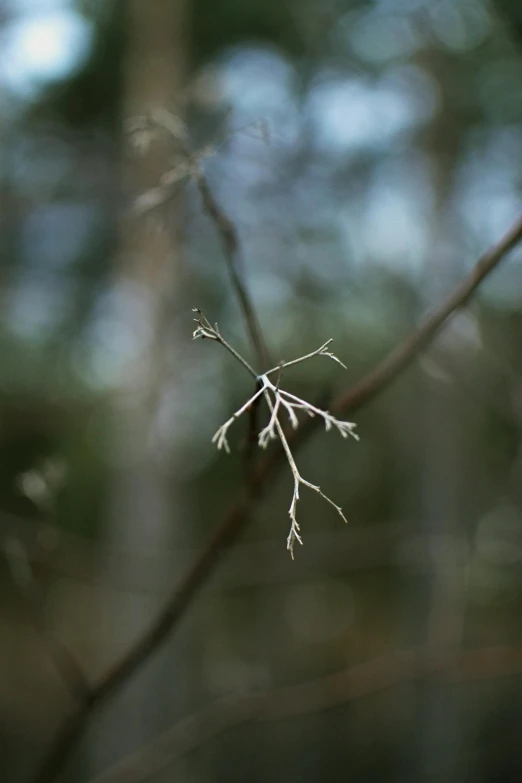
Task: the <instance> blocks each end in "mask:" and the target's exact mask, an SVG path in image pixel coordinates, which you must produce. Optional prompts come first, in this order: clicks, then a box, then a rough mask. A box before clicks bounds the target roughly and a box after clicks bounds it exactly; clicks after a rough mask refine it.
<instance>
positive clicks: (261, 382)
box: [193, 308, 359, 559]
mask: <svg viewBox="0 0 522 783" xmlns="http://www.w3.org/2000/svg"><path fill="white" fill-rule="evenodd" d="M193 312H195V313H197V316H198V317H197V318H195V319H194V320H195V322H196V328H195V330H194V334H193V337H194V339H198V338H201V339H204V338H207V339H209V340H214V341H215V342H218V343H220V344H221V345H223V347H224V348H226V350H227V351H229V353H231V354H232V355H233V356H234V357H235V358H236V359H237V360H238V361H239V362H240V363H241V364H242V365H243V367H245V369H246V370H247V371H248V372H249V373H250V375H252V377H253V378H254V379H255V381H256V383H257V385H258V387H259V388H258V389H257V390H256V392H255V393H254V394H253V395H252V396H251V397H250V398H249V399H248V400H247V401H246V402H245V403H244V404H243V405H242V406H241V407H240V408H239V409H238V410H237V411H236V412H235V413H234V414H232V416H231V417H230V418H229V419H227V421H226V422H225V423H224V424H222V425H221V427H219V428H218V430H217V431H216V433H215V434H214V437H213V438H212V442H213V443H215V444H216V446H217V448H218V449H224V450H225V451H226V452H227V453H228V454H230V446H229V443H228V440H227V435H228V430H229V429H230V427H231V426H232V424H233V423H234V422H235V421H236V420H237V419H239V418H240V417H241V416H242V415H243V414H244V413H246V412H247V411H248V410H250V407H251V405H252V404H253V403H254V402H255V401H256V400H257V399H258V398H259V397H261V396H263V397H264V399H265V402H266V404H267V406H268V409H269V411H270V419H269V421H268V424H267V425H266V427H264V428H263V429H262V430H261V432H260V433H259V435H258V438H257V443H258V446H259V447H260V448H261V449H266V448H267V446H268V444H269V443H270V441H272V440H277V439H279V440H280V441H281V445H282V446H283V449H284V452H285V455H286V458H287V461H288V464H289V466H290V470H291V472H292V476H293V479H294V491H293V495H292V502H291V503H290V508H289V510H288V514H289V516H290V532H289V534H288V538H287V542H286V545H287V549H288V551H289V552H290V554H291V556H292V559H293V557H294V546H295V543H296V541H297V542H298V543H299V544H301V545H302V543H303V540H302V538H301V533H300V527H299V523H298V522H297V501H298V500H299V487H300V486H301V485H303V486H305V487H308V488H309V489H312V490H313V491H314V492H317V494H318V495H321V497H322V498H324V499H325V500H326V501H327V503H329V504H330V505H331V506H333V507H334V508H335V510H336V511H337V513H338V514H339V516H340V517H341V518H342V519H343V520H344V521H345V522H347V519H346V517H345V516H344V514H343V511H342V509H341V507H340V506H338V505H337V504H336V503H334V502H333V500H331V499H330V498H329V497H328V496H327V495H325V494H324V492H322V490H321V489H320V487H318V486H316V485H315V484H312V483H310V482H309V481H307V480H306V479H304V478H303V477H302V476H301V474H300V473H299V469H298V467H297V465H296V462H295V459H294V456H293V454H292V450H291V449H290V445H289V443H288V440H287V438H286V435H285V433H284V430H283V427H282V425H281V420H280V415H281V413H286V415H287V416H288V419H289V421H290V425H291V426H292V428H293V429H294V430H296V429H297V428H298V427H299V419H298V417H297V413H298V412H300V411H303V412H304V413H306V414H307V415H308V416H310V417H312V418H313V417H315V416H317V417H319V418H322V419H323V421H324V426H325V429H326V431H328V430H331V429H336V430H337V431H338V432H339V433H340V435H341V437H343V438H348V437H349V436H351V437H352V438H355V439H356V440H359V437H358V435H356V434H355V432H354V428H355V426H356V425H355V424H354V423H353V422H350V421H341V420H339V419H337V418H335V416H333V415H332V414H331V413H329V411H323V410H321V409H320V408H317V407H316V406H315V405H312V404H311V403H309V402H307V401H306V400H303V399H302V398H301V397H297V396H296V395H295V394H291V393H290V392H288V391H285V390H284V389H281V388H280V385H279V384H280V380H281V374H282V372H283V370H284V369H286V368H287V367H291V366H293V365H294V364H298V363H299V362H304V361H306V360H308V359H312V358H313V357H314V356H326V357H328V358H329V359H331V360H332V361H334V362H337V364H340V365H341V367H344V368H345V369H346V367H345V365H344V364H343V363H342V362H341V360H340V359H338V358H337V356H335V354H333V353H332V352H331V351H330V350H329V345H330V343H331V342H332V340H331V339H330V340H327V341H326V342H325V343H324V344H323V345H321V347H320V348H317V350H315V351H312V352H311V353H308V354H306V355H305V356H301V357H299V358H298V359H293V360H292V361H289V362H281V363H280V364H278V365H277V366H276V367H272V369H270V370H268V371H267V372H264V373H261V374H260V375H258V374H257V373H256V372H255V370H254V369H253V368H252V367H251V366H250V365H249V364H248V362H247V361H246V360H245V359H244V358H243V357H242V356H241V355H240V354H239V353H238V352H237V351H236V350H235V349H234V348H233V347H232V346H231V345H230V344H229V343H228V342H227V341H226V340H225V339H224V338H223V336H222V335H221V332H220V331H219V327H218V325H217V324H215V325H212V324H211V323H210V321H209V320H208V319H207V318H206V317H205V316H204V315H203V313H202V312H201V310H198V309H196V308H195V309H194V310H193ZM275 373H278V378H277V383H275V384H274V383H273V382H272V381H271V380H270V377H269V376H270V375H273V374H275Z"/></svg>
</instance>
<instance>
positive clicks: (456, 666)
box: [90, 646, 522, 783]
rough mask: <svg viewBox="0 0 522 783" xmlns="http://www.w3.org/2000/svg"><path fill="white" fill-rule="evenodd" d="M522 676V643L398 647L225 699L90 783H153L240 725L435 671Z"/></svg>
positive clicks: (307, 710)
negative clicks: (449, 648)
mask: <svg viewBox="0 0 522 783" xmlns="http://www.w3.org/2000/svg"><path fill="white" fill-rule="evenodd" d="M521 673H522V647H520V646H513V647H510V646H501V647H486V648H483V649H476V650H465V651H461V652H452V653H438V654H434V653H433V651H432V650H430V648H429V647H425V648H420V649H413V650H404V651H397V652H391V653H390V654H388V655H385V656H382V657H379V658H375V659H373V660H371V661H365V662H364V663H360V664H356V665H355V666H352V667H349V668H348V669H345V670H343V671H340V672H336V673H335V674H330V675H327V676H325V677H321V678H319V679H316V680H312V681H308V682H305V683H301V684H299V685H290V686H287V687H283V688H273V689H270V690H267V691H264V692H261V693H250V694H245V695H241V696H229V697H226V698H223V699H219V700H218V701H216V702H214V703H213V704H209V705H208V706H206V707H204V708H203V709H201V710H198V711H197V712H195V713H193V714H192V715H189V716H187V717H186V718H184V719H182V720H181V721H179V723H177V724H175V725H174V726H173V727H172V728H170V729H168V730H167V731H165V732H164V733H163V734H161V735H160V736H159V737H156V738H155V739H153V740H152V742H150V743H149V744H147V745H145V746H144V747H142V748H140V749H139V750H138V751H136V752H134V753H131V754H130V755H129V756H126V757H125V758H124V759H122V760H121V761H118V762H117V763H116V764H114V765H113V766H112V767H110V768H109V769H107V770H105V771H104V772H102V773H101V774H100V775H97V776H96V777H95V778H94V779H92V780H91V781H90V783H145V782H146V781H148V780H150V779H151V778H152V777H153V776H156V775H159V774H161V773H162V772H165V770H167V769H168V768H169V767H170V766H171V765H172V764H174V763H175V762H176V761H177V760H178V759H180V758H182V757H184V756H187V755H188V754H189V753H192V752H193V751H195V750H196V749H199V748H201V747H202V746H204V745H206V744H207V743H208V742H211V741H212V740H214V739H216V738H217V737H219V736H220V735H222V734H223V733H224V732H226V731H229V730H231V729H234V728H236V727H237V726H244V725H246V724H253V723H260V722H271V721H280V720H288V719H291V718H295V717H301V716H304V715H312V714H316V713H320V712H323V711H325V710H328V709H331V708H332V707H338V706H341V705H345V704H350V703H353V702H354V701H357V700H359V699H363V698H365V697H367V696H372V695H374V694H376V693H381V692H383V691H386V690H389V689H390V688H393V687H396V686H397V685H402V684H404V683H407V682H412V681H417V680H422V679H425V678H428V677H432V676H439V677H442V678H444V680H445V681H446V682H450V683H461V682H474V681H477V680H478V681H484V680H494V679H497V678H500V677H513V676H515V675H520V674H521Z"/></svg>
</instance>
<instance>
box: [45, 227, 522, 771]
mask: <svg viewBox="0 0 522 783" xmlns="http://www.w3.org/2000/svg"><path fill="white" fill-rule="evenodd" d="M521 239H522V217H520V218H519V219H518V220H517V222H516V223H515V225H514V226H513V227H512V228H511V229H510V231H509V232H508V233H507V234H506V235H505V236H504V237H503V239H501V240H500V241H499V242H498V243H497V244H496V245H495V246H494V247H493V248H492V249H491V250H489V251H488V252H487V253H486V254H485V255H483V256H482V257H481V258H480V260H479V262H478V263H477V265H476V266H475V268H474V269H473V270H472V271H471V273H470V274H469V275H468V276H467V277H466V278H465V279H464V281H463V282H462V283H461V284H460V285H459V286H458V287H457V288H456V289H455V290H454V291H453V292H452V293H451V294H450V295H449V297H448V298H447V299H446V300H445V301H444V302H443V303H442V304H441V305H440V306H439V307H438V308H437V309H436V310H434V311H433V312H432V313H431V314H430V315H428V317H427V318H426V319H425V320H424V322H423V323H422V324H421V326H420V327H419V328H418V329H417V330H416V331H415V332H413V334H412V335H410V336H409V337H408V338H407V339H406V340H405V341H404V343H402V345H400V346H398V347H397V348H396V349H395V350H394V351H392V353H391V354H390V355H389V356H388V357H387V358H386V359H385V360H384V361H383V362H381V364H379V365H378V366H377V367H376V368H375V370H373V371H372V372H370V373H369V375H367V376H366V377H365V378H363V379H362V380H361V381H360V382H359V383H358V384H356V385H355V386H354V387H352V388H351V389H348V391H346V392H344V393H342V394H341V395H340V396H339V397H337V398H336V400H335V401H334V404H333V405H332V409H333V410H338V411H343V412H344V413H348V412H351V411H353V410H355V409H356V408H360V407H361V406H362V405H363V404H365V403H367V402H368V401H370V400H371V399H373V397H375V396H376V395H377V394H378V393H379V392H380V391H382V389H384V388H385V387H386V386H387V385H388V384H389V383H391V382H392V381H393V380H394V379H395V378H396V377H397V376H398V374H399V373H400V372H401V370H402V369H404V368H405V367H406V366H407V365H408V364H410V363H411V362H412V361H413V359H414V358H415V357H416V356H417V355H418V354H419V353H420V351H421V350H422V348H423V347H424V346H425V345H426V344H427V343H428V342H429V341H430V340H431V339H432V338H433V337H434V336H435V335H436V334H437V332H438V331H439V329H440V328H441V327H442V325H443V324H444V322H445V321H446V319H447V318H448V317H449V316H450V315H451V314H452V313H453V312H455V310H457V309H458V308H459V307H462V306H463V305H464V304H465V303H466V302H467V301H468V299H469V298H470V297H471V295H472V294H473V293H474V292H475V291H476V289H477V288H478V287H479V285H480V283H481V282H482V280H483V279H484V278H485V277H486V276H487V275H488V274H489V273H490V272H491V271H492V270H493V269H494V268H495V267H496V266H497V265H498V264H499V263H500V261H502V259H503V258H504V257H505V256H506V255H507V253H508V252H509V251H510V250H512V249H513V247H515V245H516V244H517V243H519V242H520V241H521ZM314 422H317V419H310V420H309V422H308V425H307V426H306V425H305V426H303V427H300V428H299V430H298V433H299V434H300V442H303V441H304V440H305V439H306V438H307V437H309V436H310V434H311V433H312V432H313V424H314ZM283 453H284V452H283V450H282V449H277V450H274V451H272V452H271V453H269V454H267V456H266V457H265V459H264V460H263V461H262V462H261V463H260V464H259V465H258V466H257V468H256V470H255V472H254V473H253V475H252V480H251V481H250V482H249V484H248V487H247V491H246V493H245V494H243V495H242V496H241V497H240V499H239V500H237V501H236V503H235V504H234V505H233V506H232V508H231V510H230V511H229V513H228V514H227V515H226V516H225V517H224V519H223V520H222V522H221V523H220V524H219V525H218V527H217V528H216V529H215V530H214V531H213V532H212V533H211V535H210V536H209V537H208V539H207V540H206V542H205V543H204V544H203V548H202V550H201V553H200V554H199V555H198V556H197V557H196V560H195V562H194V563H193V564H192V565H191V567H190V568H189V570H188V572H187V574H186V576H185V577H184V578H183V579H182V581H181V583H180V585H179V586H178V587H176V588H175V589H174V590H173V593H172V595H171V597H170V599H169V600H168V601H167V603H166V605H165V607H164V608H163V610H162V611H161V612H160V614H159V615H158V617H157V618H156V619H155V620H154V621H153V622H152V623H151V625H150V626H149V628H147V629H146V630H145V631H144V632H143V634H142V636H141V637H140V638H139V639H138V641H137V642H136V643H135V644H134V645H133V646H132V647H131V648H130V649H129V650H127V652H126V653H125V654H124V655H123V656H122V658H121V659H120V660H119V661H118V662H117V663H116V664H115V666H113V667H112V668H110V669H109V670H108V671H107V673H106V674H105V675H104V676H103V677H102V678H101V679H100V680H99V681H98V683H97V684H96V685H95V686H94V687H93V688H92V689H91V691H90V695H89V698H88V699H86V700H85V702H84V704H83V706H81V707H80V708H79V709H78V711H77V712H76V713H75V714H73V715H72V716H67V717H66V718H65V719H64V721H63V723H62V725H61V726H60V727H59V729H58V732H57V736H56V738H55V740H54V741H53V743H52V744H51V747H50V748H49V751H48V754H47V755H46V757H45V758H44V760H43V763H42V765H41V767H40V768H39V770H38V771H37V773H36V775H35V777H34V783H54V781H55V780H56V778H57V777H58V775H59V773H60V771H61V769H62V767H63V766H64V764H65V762H66V761H67V760H68V758H69V756H70V754H71V751H72V750H73V748H74V746H75V744H76V742H77V740H78V739H79V737H80V736H81V734H82V732H83V730H84V728H85V725H86V723H87V721H88V720H89V718H90V716H91V714H92V713H93V711H94V709H95V708H97V707H99V706H100V705H101V704H102V703H103V702H104V701H105V700H106V699H107V698H109V697H110V696H112V695H113V694H114V693H116V692H117V691H118V690H119V689H120V688H121V687H122V686H123V685H124V684H126V683H127V681H128V680H129V679H130V678H131V677H133V676H134V674H135V673H136V671H137V670H138V669H139V668H140V666H141V665H142V664H143V663H144V662H145V661H146V660H148V659H149V658H150V657H151V656H152V655H153V654H154V653H155V652H156V651H157V650H158V649H159V647H160V646H161V645H162V644H163V643H164V642H165V641H166V639H167V638H168V637H169V636H170V634H171V633H172V632H173V631H174V630H175V629H176V628H177V626H178V624H179V622H180V621H181V619H182V618H183V617H184V616H185V614H186V612H187V610H188V609H189V608H190V607H191V606H192V602H193V600H194V598H195V597H196V595H197V593H198V592H199V590H200V589H201V587H202V586H203V585H204V584H205V582H206V581H207V580H208V578H209V577H210V575H211V574H212V573H213V572H214V570H215V569H216V567H217V565H218V564H219V562H220V559H221V556H222V554H223V553H224V552H226V551H227V550H228V549H230V548H231V547H232V545H233V544H234V542H235V540H236V539H237V538H238V536H239V534H240V533H241V532H242V530H243V528H244V527H245V524H246V522H247V520H248V517H249V514H250V512H251V509H252V504H253V502H254V500H256V499H257V498H258V497H259V496H260V495H261V493H262V491H263V490H265V489H266V486H267V483H268V479H269V478H271V477H272V476H273V475H274V473H275V471H276V469H277V468H278V467H279V464H280V462H281V457H282V455H283Z"/></svg>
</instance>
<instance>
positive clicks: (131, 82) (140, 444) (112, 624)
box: [90, 0, 187, 771]
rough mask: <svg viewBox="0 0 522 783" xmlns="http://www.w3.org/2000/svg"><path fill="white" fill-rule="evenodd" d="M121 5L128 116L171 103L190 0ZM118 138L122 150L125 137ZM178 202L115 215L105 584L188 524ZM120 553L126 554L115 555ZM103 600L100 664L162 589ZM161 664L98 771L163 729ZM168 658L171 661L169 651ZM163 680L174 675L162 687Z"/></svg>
mask: <svg viewBox="0 0 522 783" xmlns="http://www.w3.org/2000/svg"><path fill="white" fill-rule="evenodd" d="M126 9H127V19H126V23H127V28H128V38H127V55H126V62H125V63H124V68H125V86H124V101H123V121H124V122H125V121H127V120H128V119H132V118H135V117H137V116H143V115H148V114H150V112H151V111H152V110H155V109H164V110H173V109H174V110H175V107H176V104H177V103H178V101H179V96H180V92H181V89H182V87H183V84H184V81H185V66H186V53H185V39H186V36H185V25H186V11H187V0H154V2H144V0H133V2H130V3H128V4H127V5H126ZM172 142H173V140H172V139H170V140H169V139H168V138H162V139H159V140H155V141H153V143H152V144H151V146H150V147H149V149H148V150H147V151H146V152H145V154H143V155H141V156H136V157H135V158H133V160H132V163H131V164H130V167H129V169H130V171H129V172H128V173H130V179H131V180H132V181H131V182H129V181H128V179H129V178H128V176H127V171H126V173H125V175H124V177H123V180H124V183H125V191H126V194H127V192H128V191H129V190H130V191H131V192H132V194H133V195H134V196H137V195H140V194H143V193H144V192H146V191H147V190H148V189H150V188H153V187H155V186H157V184H158V182H159V179H160V177H161V175H162V174H163V173H165V172H166V171H167V170H168V169H169V168H171V165H170V163H169V157H170V155H171V154H172V151H173V150H172ZM123 145H125V146H126V147H127V149H128V148H129V143H128V140H127V139H125V138H124V139H123ZM181 208H182V205H181V203H180V199H178V200H176V201H174V202H170V206H169V216H168V220H167V219H166V218H165V216H164V215H151V216H147V217H141V218H133V219H128V220H127V219H126V220H124V221H123V223H122V232H121V251H120V254H119V259H118V260H119V268H118V269H117V276H116V287H117V289H118V295H117V300H118V302H120V303H121V311H120V313H119V314H118V316H119V317H118V319H117V322H119V323H122V324H123V328H124V330H130V334H131V336H132V345H133V350H134V346H137V348H136V351H135V353H134V354H133V357H132V359H131V361H130V362H129V364H128V365H127V368H126V376H125V378H124V379H123V382H122V384H121V387H120V390H119V392H118V393H117V394H116V395H115V398H114V423H115V430H114V436H113V442H114V446H115V453H114V463H113V464H114V467H113V478H112V489H111V496H110V499H109V514H108V522H107V530H106V532H105V541H106V552H105V571H106V574H107V581H108V583H111V582H112V583H113V584H114V583H115V582H116V583H118V582H119V583H123V584H125V583H127V584H129V583H132V576H133V574H135V573H136V572H139V569H140V567H142V565H143V562H144V561H143V558H144V557H145V558H151V557H152V558H154V563H155V573H156V575H157V577H158V584H168V583H169V582H172V579H173V578H174V577H171V578H170V579H168V578H167V577H166V575H167V572H168V571H171V572H172V571H173V569H172V563H171V557H170V555H169V545H170V549H172V546H171V544H172V535H173V534H174V533H175V532H176V530H179V529H180V528H181V527H182V526H183V521H184V519H183V518H184V500H183V498H182V497H181V493H180V488H179V486H178V487H177V486H176V482H175V480H174V479H173V476H172V471H171V470H169V464H168V462H169V460H168V458H167V457H166V455H165V445H164V444H162V442H161V437H158V436H159V435H160V433H159V430H158V413H159V409H160V406H161V402H162V398H163V396H164V395H165V392H166V384H167V382H168V388H169V394H175V393H176V379H175V371H174V372H173V370H172V364H173V362H172V359H173V356H174V357H175V353H176V348H177V347H179V341H180V340H179V339H178V338H179V335H178V334H176V328H175V313H176V309H177V300H178V298H179V290H178V288H179V286H178V285H177V281H178V280H179V275H180V270H181V261H180V255H181V236H180V225H181V220H180V214H179V213H180V210H181ZM180 339H181V338H180ZM174 370H175V368H174ZM173 375H174V378H173V377H172V376H173ZM169 445H170V444H169ZM122 550H124V552H125V557H118V552H120V553H121V551H122ZM129 577H130V579H129ZM120 580H122V581H120ZM105 600H106V609H105V611H106V614H105V628H104V633H103V644H104V649H103V650H102V655H101V658H102V661H100V664H101V665H102V666H104V665H106V664H107V663H108V662H109V661H111V660H113V659H114V658H115V657H116V656H118V655H120V654H121V652H122V651H123V650H124V649H125V648H126V647H127V646H128V644H129V643H130V642H131V640H133V639H134V638H136V636H137V635H139V634H140V633H141V631H142V630H143V629H144V628H145V627H147V625H148V624H149V622H150V620H151V618H152V617H153V616H154V615H155V614H156V612H157V611H158V608H159V606H160V604H161V603H162V596H161V595H160V594H158V595H156V596H154V595H153V596H150V595H140V594H135V595H125V594H123V593H121V594H119V595H117V594H116V593H114V592H112V593H111V592H110V588H109V590H108V591H107V595H106V599H105V598H104V601H105ZM166 663H167V661H166V659H165V657H164V656H163V657H162V656H161V655H160V656H159V657H158V656H156V657H155V659H154V660H153V661H152V663H151V664H149V665H148V666H147V667H145V671H143V672H140V673H139V674H138V676H137V677H136V678H135V680H134V681H133V682H132V683H130V685H129V687H128V688H126V690H125V693H123V694H122V695H121V696H118V697H117V699H116V700H115V703H114V704H111V705H107V707H106V709H105V710H104V713H103V716H101V717H100V721H101V723H100V721H98V723H97V727H96V736H95V738H93V740H92V742H91V745H90V765H92V769H93V771H94V770H97V769H100V768H103V767H104V766H106V765H107V764H108V763H110V762H111V761H113V760H114V759H115V758H116V757H119V756H121V755H124V754H125V753H127V752H129V751H131V750H134V749H136V748H137V747H138V746H139V745H140V744H142V742H144V741H146V740H147V739H148V738H150V737H151V736H153V735H154V734H155V733H156V731H157V730H158V729H159V728H160V727H161V726H162V711H163V709H164V708H165V704H166V700H169V699H170V698H171V693H172V694H175V698H176V699H179V690H180V687H179V686H180V681H181V680H182V678H181V677H180V676H179V669H178V671H177V676H175V677H170V676H169V677H168V678H167V677H166V672H165V665H166ZM168 665H169V667H170V668H172V666H173V661H172V658H171V657H170V658H169V664H168ZM166 679H168V681H169V682H173V687H172V691H171V693H167V694H165V680H166ZM162 694H163V697H162Z"/></svg>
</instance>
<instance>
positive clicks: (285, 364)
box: [264, 337, 344, 375]
mask: <svg viewBox="0 0 522 783" xmlns="http://www.w3.org/2000/svg"><path fill="white" fill-rule="evenodd" d="M332 341H333V337H331V338H330V339H329V340H327V341H326V342H325V344H324V345H321V347H320V348H318V349H317V350H316V351H312V352H311V353H307V354H306V356H300V357H299V359H292V361H290V362H280V364H278V365H277V367H272V369H271V370H268V372H265V373H264V374H265V375H271V374H272V373H274V372H277V370H280V371H281V370H282V369H284V368H286V367H292V365H294V364H299V363H300V362H305V361H306V360H307V359H311V358H312V357H313V356H319V354H321V352H322V351H324V349H325V348H326V347H327V346H328V345H330V343H331V342H332ZM343 366H344V365H343Z"/></svg>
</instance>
